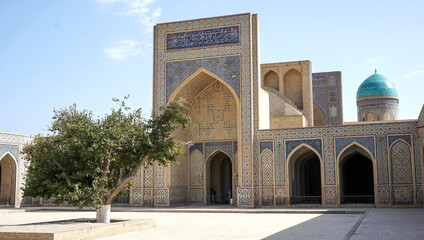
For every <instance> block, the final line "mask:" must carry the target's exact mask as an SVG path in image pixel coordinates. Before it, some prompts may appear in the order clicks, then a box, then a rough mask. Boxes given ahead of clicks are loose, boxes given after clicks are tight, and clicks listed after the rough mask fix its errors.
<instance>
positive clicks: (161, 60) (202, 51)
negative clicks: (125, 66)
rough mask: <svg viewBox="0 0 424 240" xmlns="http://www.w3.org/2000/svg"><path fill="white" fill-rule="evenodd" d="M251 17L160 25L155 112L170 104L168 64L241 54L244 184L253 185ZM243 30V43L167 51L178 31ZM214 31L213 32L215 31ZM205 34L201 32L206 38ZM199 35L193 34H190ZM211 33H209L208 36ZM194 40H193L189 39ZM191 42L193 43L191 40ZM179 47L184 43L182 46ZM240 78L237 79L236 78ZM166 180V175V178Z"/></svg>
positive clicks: (156, 42)
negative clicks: (168, 99)
mask: <svg viewBox="0 0 424 240" xmlns="http://www.w3.org/2000/svg"><path fill="white" fill-rule="evenodd" d="M252 16H254V15H251V14H240V15H232V16H224V17H216V18H207V19H198V20H191V21H184V22H174V23H164V24H157V25H156V26H155V31H154V44H153V45H154V71H153V78H154V79H155V81H154V86H153V88H154V94H153V99H154V101H153V102H154V109H155V110H158V109H159V106H161V105H164V104H165V103H166V67H165V66H166V63H167V62H176V61H187V60H193V59H207V58H217V57H228V56H235V55H238V56H239V57H240V72H239V73H240V75H239V76H240V79H241V83H240V99H239V100H240V103H241V106H240V107H241V108H240V110H241V119H240V120H239V121H240V124H241V125H240V126H241V132H240V134H241V141H242V142H240V144H241V146H242V147H241V156H242V158H241V161H242V164H241V168H242V169H241V173H242V174H241V176H240V177H241V179H242V181H241V184H242V186H246V187H247V186H252V168H253V166H252V151H251V150H252V143H253V136H252V130H251V129H252V119H251V111H252V108H251V106H252V103H251V95H252V89H251V82H252V79H251V76H252V73H251V69H252V66H251V63H252V61H253V60H252V59H251V53H250V49H251V35H252V34H251V21H252ZM231 26H238V27H239V42H240V43H239V44H230V45H213V46H208V47H203V48H197V47H194V48H185V47H186V46H189V44H191V43H187V44H186V43H183V44H182V45H183V46H184V49H179V50H172V51H167V45H166V37H167V34H172V33H176V32H192V31H199V30H202V31H203V30H206V29H215V28H222V27H231ZM211 32H213V31H211ZM204 33H205V32H203V33H200V34H201V35H204ZM193 34H194V35H197V34H199V33H190V35H193ZM208 34H209V33H208ZM189 39H191V37H189ZM187 41H191V40H187ZM178 45H179V46H180V45H181V44H178ZM236 77H237V76H236ZM163 177H164V176H163Z"/></svg>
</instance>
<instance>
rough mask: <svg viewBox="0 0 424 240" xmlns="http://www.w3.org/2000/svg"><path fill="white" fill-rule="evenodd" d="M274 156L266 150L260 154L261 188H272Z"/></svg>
mask: <svg viewBox="0 0 424 240" xmlns="http://www.w3.org/2000/svg"><path fill="white" fill-rule="evenodd" d="M273 156H274V154H273V153H272V152H271V151H270V150H269V149H266V150H265V151H263V152H262V154H261V164H262V186H264V187H265V186H273V185H274V184H273V182H274V181H273V180H274V178H273V176H274V168H273V163H274V158H273Z"/></svg>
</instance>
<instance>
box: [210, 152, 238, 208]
mask: <svg viewBox="0 0 424 240" xmlns="http://www.w3.org/2000/svg"><path fill="white" fill-rule="evenodd" d="M232 172H233V171H232V164H231V159H230V158H229V157H228V156H227V155H226V154H225V153H222V152H218V153H217V154H216V155H215V156H213V158H212V159H211V161H210V172H209V176H210V187H211V189H213V190H214V191H215V196H214V203H222V204H223V203H228V201H229V199H228V196H227V195H228V194H227V193H228V192H229V191H231V193H232V192H233V189H232V185H233V183H232ZM210 202H211V203H212V200H211V201H210Z"/></svg>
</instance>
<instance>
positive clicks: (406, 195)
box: [392, 186, 414, 204]
mask: <svg viewBox="0 0 424 240" xmlns="http://www.w3.org/2000/svg"><path fill="white" fill-rule="evenodd" d="M392 189H393V204H412V203H414V200H413V199H414V198H413V191H412V186H393V187H392Z"/></svg>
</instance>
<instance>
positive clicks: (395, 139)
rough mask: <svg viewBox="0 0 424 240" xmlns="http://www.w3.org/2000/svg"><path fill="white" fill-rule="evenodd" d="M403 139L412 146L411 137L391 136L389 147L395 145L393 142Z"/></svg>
mask: <svg viewBox="0 0 424 240" xmlns="http://www.w3.org/2000/svg"><path fill="white" fill-rule="evenodd" d="M399 139H402V140H404V141H405V142H407V143H408V144H409V145H410V146H411V145H412V144H411V135H394V136H393V135H389V146H391V145H392V144H393V142H395V141H397V140H399Z"/></svg>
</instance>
